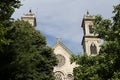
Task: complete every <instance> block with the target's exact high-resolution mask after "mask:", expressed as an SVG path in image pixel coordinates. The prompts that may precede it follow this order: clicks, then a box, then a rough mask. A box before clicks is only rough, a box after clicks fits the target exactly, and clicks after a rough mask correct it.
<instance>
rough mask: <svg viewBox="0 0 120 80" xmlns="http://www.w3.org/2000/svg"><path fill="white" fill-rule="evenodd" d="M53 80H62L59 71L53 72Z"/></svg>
mask: <svg viewBox="0 0 120 80" xmlns="http://www.w3.org/2000/svg"><path fill="white" fill-rule="evenodd" d="M55 80H64V74H63V73H62V72H61V71H57V72H55Z"/></svg>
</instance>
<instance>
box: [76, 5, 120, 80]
mask: <svg viewBox="0 0 120 80" xmlns="http://www.w3.org/2000/svg"><path fill="white" fill-rule="evenodd" d="M113 14H115V16H113V17H112V19H113V20H112V21H111V20H108V19H103V18H102V17H101V16H96V19H95V22H94V33H95V34H98V36H99V38H101V39H102V40H104V42H103V45H101V50H100V54H99V55H97V56H81V57H79V55H78V57H77V58H76V57H75V60H76V63H77V64H79V65H80V66H79V67H76V68H75V69H74V78H75V80H120V76H119V75H120V4H119V5H117V6H114V11H113Z"/></svg>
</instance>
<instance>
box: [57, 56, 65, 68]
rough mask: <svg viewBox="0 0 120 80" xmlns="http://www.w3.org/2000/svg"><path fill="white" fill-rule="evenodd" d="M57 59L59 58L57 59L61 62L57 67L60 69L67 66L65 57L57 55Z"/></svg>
mask: <svg viewBox="0 0 120 80" xmlns="http://www.w3.org/2000/svg"><path fill="white" fill-rule="evenodd" d="M56 57H57V59H58V61H59V62H58V65H57V66H58V67H61V66H63V65H64V64H65V57H64V56H62V55H61V54H58V55H56Z"/></svg>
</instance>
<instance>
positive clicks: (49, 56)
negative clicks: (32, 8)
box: [0, 20, 57, 80]
mask: <svg viewBox="0 0 120 80" xmlns="http://www.w3.org/2000/svg"><path fill="white" fill-rule="evenodd" d="M6 38H8V39H11V40H12V42H10V44H9V45H6V46H4V52H3V53H1V54H0V79H1V80H54V76H53V67H54V66H55V65H56V63H57V62H56V57H55V55H54V54H53V51H52V49H51V48H50V47H48V46H46V41H45V37H44V36H42V34H41V33H40V32H39V31H37V30H35V29H34V28H33V27H32V26H31V25H30V24H29V23H27V22H24V21H20V20H18V21H15V22H14V23H13V24H12V27H11V30H9V35H8V36H6Z"/></svg>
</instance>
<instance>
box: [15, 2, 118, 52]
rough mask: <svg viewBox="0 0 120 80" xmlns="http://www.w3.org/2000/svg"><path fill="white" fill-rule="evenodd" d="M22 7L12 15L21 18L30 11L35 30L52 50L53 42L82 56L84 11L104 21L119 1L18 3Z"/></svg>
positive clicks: (110, 15)
mask: <svg viewBox="0 0 120 80" xmlns="http://www.w3.org/2000/svg"><path fill="white" fill-rule="evenodd" d="M21 1H22V4H23V6H21V7H20V9H17V10H16V11H15V13H14V15H13V17H14V18H15V19H17V18H21V16H22V15H23V14H24V13H27V12H28V11H29V10H30V9H32V12H33V13H35V15H36V18H37V27H36V29H38V30H40V31H41V32H42V34H43V35H45V36H46V39H47V43H48V45H49V46H52V45H54V44H55V43H56V38H58V37H60V38H62V42H63V43H64V44H65V45H66V46H67V47H68V48H69V49H70V50H71V51H72V52H73V53H74V54H77V53H83V49H82V46H81V40H82V37H83V29H82V28H81V22H82V19H83V16H84V14H86V12H87V11H89V13H90V14H91V15H97V14H100V15H102V16H103V17H104V18H108V19H109V18H111V17H112V16H113V15H112V11H113V5H117V4H119V3H120V0H21Z"/></svg>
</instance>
